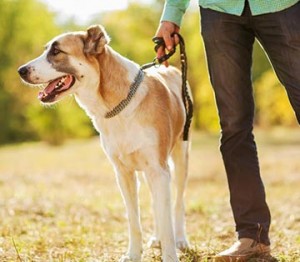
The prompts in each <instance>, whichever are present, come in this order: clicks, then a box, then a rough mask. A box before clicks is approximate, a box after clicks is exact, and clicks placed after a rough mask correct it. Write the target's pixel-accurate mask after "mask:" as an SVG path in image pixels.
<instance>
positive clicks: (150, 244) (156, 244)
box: [147, 237, 161, 248]
mask: <svg viewBox="0 0 300 262" xmlns="http://www.w3.org/2000/svg"><path fill="white" fill-rule="evenodd" d="M147 246H148V247H150V248H161V244H160V240H158V239H157V238H156V237H151V238H150V239H149V241H148V244H147Z"/></svg>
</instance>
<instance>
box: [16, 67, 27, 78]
mask: <svg viewBox="0 0 300 262" xmlns="http://www.w3.org/2000/svg"><path fill="white" fill-rule="evenodd" d="M18 73H19V75H20V76H26V75H27V73H28V68H27V66H21V67H19V69H18Z"/></svg>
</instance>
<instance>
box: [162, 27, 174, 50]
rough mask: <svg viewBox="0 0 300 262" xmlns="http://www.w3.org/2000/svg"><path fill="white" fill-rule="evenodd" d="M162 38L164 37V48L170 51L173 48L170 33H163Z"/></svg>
mask: <svg viewBox="0 0 300 262" xmlns="http://www.w3.org/2000/svg"><path fill="white" fill-rule="evenodd" d="M163 39H164V42H165V45H166V48H167V49H168V50H169V51H171V50H172V49H173V48H174V39H173V37H171V34H170V33H168V32H166V33H165V34H164V35H163Z"/></svg>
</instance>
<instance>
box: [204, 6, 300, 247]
mask: <svg viewBox="0 0 300 262" xmlns="http://www.w3.org/2000/svg"><path fill="white" fill-rule="evenodd" d="M200 10H201V30H202V36H203V40H204V44H205V49H206V56H207V63H208V69H209V74H210V79H211V83H212V86H213V88H214V92H215V98H216V103H217V107H218V113H219V118H220V125H221V129H222V135H221V147H220V150H221V152H222V156H223V161H224V165H225V169H226V173H227V178H228V183H229V190H230V203H231V206H232V210H233V215H234V219H235V223H236V231H237V232H238V236H239V238H244V237H247V238H252V239H255V240H257V241H260V242H262V243H264V244H269V243H270V241H269V236H268V235H269V226H270V220H271V218H270V212H269V208H268V206H267V204H266V200H265V190H264V185H263V182H262V180H261V176H260V169H259V162H258V157H257V149H256V144H255V141H254V136H253V117H254V99H253V90H252V83H251V65H252V51H253V43H254V40H255V38H256V39H258V41H259V42H260V44H261V45H262V46H263V48H264V50H265V52H266V53H267V55H268V57H269V59H270V61H271V63H272V65H273V68H274V70H275V72H276V74H277V76H278V78H279V80H280V81H281V83H282V84H283V85H284V87H285V88H286V91H287V94H288V97H289V100H290V102H291V105H292V107H293V109H294V111H295V113H296V117H297V119H298V122H299V123H300V3H297V4H296V5H294V6H292V7H290V8H288V9H285V10H283V11H279V12H276V13H270V14H264V15H259V16H252V15H251V11H250V8H249V6H248V4H247V3H246V6H245V10H244V12H243V14H242V16H235V15H230V14H226V13H222V12H216V11H213V10H210V9H204V8H200ZM265 99H268V98H267V97H266V98H265Z"/></svg>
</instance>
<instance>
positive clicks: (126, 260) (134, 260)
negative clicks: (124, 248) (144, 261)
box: [119, 254, 141, 262]
mask: <svg viewBox="0 0 300 262" xmlns="http://www.w3.org/2000/svg"><path fill="white" fill-rule="evenodd" d="M119 262H141V256H140V255H137V256H130V255H127V254H126V255H123V256H122V257H121V258H120V260H119Z"/></svg>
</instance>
